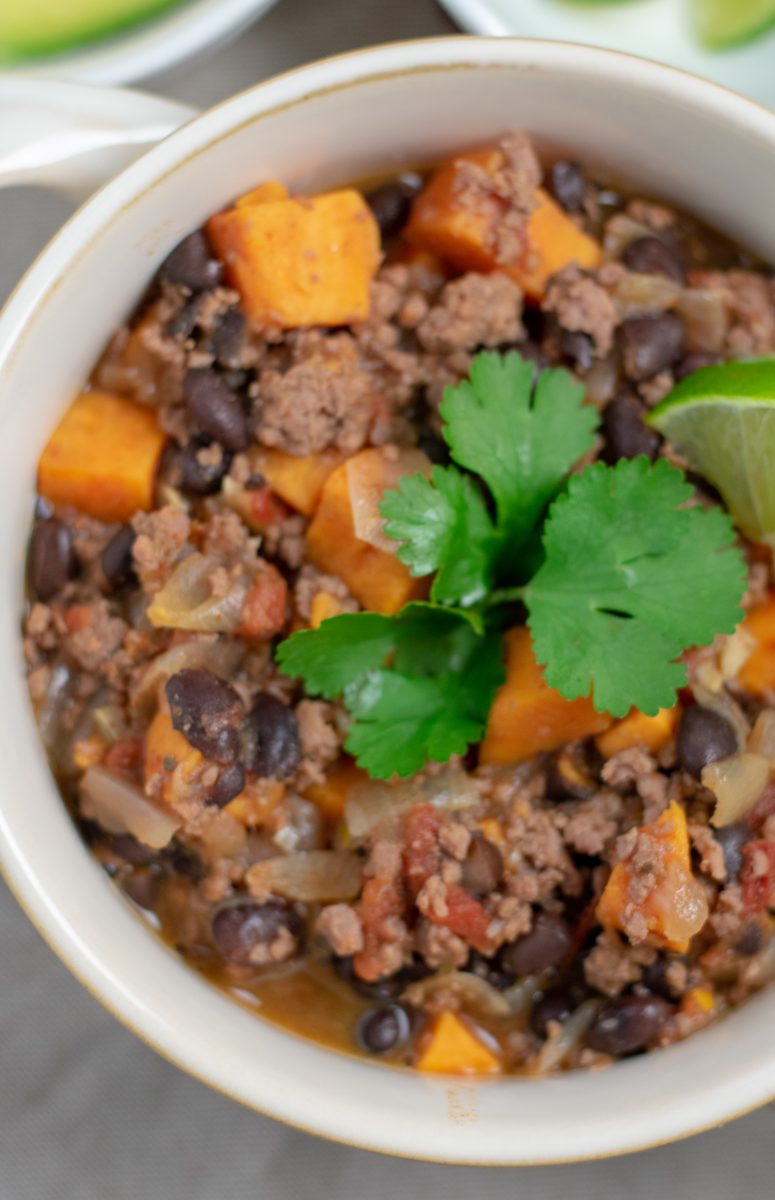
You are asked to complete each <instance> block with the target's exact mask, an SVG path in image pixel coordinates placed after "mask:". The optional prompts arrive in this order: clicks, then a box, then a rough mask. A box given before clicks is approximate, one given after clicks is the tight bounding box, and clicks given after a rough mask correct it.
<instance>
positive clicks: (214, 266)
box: [159, 229, 223, 292]
mask: <svg viewBox="0 0 775 1200" xmlns="http://www.w3.org/2000/svg"><path fill="white" fill-rule="evenodd" d="M222 273H223V268H222V266H221V264H220V263H219V262H218V261H217V259H215V258H214V257H213V252H212V250H211V248H210V243H209V242H208V240H207V238H206V237H205V235H204V233H203V232H202V230H201V229H196V230H194V232H193V233H190V234H189V235H188V237H185V238H183V241H182V242H178V244H177V246H176V247H175V249H174V250H173V251H172V252H171V253H170V254H169V255H168V256H167V258H166V259H165V260H164V262H163V263H162V265H161V267H160V268H159V275H160V277H161V278H162V279H163V280H164V282H165V283H179V284H182V285H183V287H187V288H190V289H191V291H192V292H204V291H207V290H208V289H209V288H214V287H217V286H218V284H219V283H220V282H221V275H222Z"/></svg>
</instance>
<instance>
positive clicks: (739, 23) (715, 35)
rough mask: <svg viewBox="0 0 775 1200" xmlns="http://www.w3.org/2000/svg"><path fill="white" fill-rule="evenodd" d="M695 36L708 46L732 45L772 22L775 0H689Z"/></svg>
mask: <svg viewBox="0 0 775 1200" xmlns="http://www.w3.org/2000/svg"><path fill="white" fill-rule="evenodd" d="M691 14H692V20H693V22H694V28H695V29H696V31H697V36H698V37H699V39H700V41H701V42H703V43H704V45H706V46H708V47H709V48H710V49H718V48H720V47H722V46H733V45H734V44H735V43H736V42H745V41H747V40H748V39H749V38H754V37H756V36H757V35H758V34H760V33H763V32H764V30H765V29H766V28H767V26H768V25H771V24H772V23H773V22H775V0H691Z"/></svg>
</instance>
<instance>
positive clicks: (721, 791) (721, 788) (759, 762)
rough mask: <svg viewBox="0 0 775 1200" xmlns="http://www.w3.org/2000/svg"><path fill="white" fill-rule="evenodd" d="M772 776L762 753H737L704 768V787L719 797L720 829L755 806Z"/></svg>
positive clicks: (713, 820) (717, 815) (715, 819)
mask: <svg viewBox="0 0 775 1200" xmlns="http://www.w3.org/2000/svg"><path fill="white" fill-rule="evenodd" d="M774 715H775V714H774ZM769 779H770V764H769V762H768V760H767V759H766V758H765V757H764V756H763V755H761V754H749V753H747V752H746V753H745V754H733V755H731V756H730V757H729V758H722V759H719V760H718V762H713V763H709V764H708V766H707V767H703V768H702V783H703V786H704V787H706V788H709V789H710V791H711V792H713V794H714V796H715V797H716V807H715V808H714V810H713V816H712V817H711V823H712V824H713V825H715V826H716V828H717V829H720V828H723V826H724V825H731V824H732V822H733V821H739V820H740V818H741V817H744V816H745V814H746V813H747V812H748V811H749V810H750V809H751V808H753V806H754V804H755V803H756V801H757V800H758V799H759V797H760V796H761V794H762V792H763V791H764V789H765V788H766V786H767V784H768V783H769Z"/></svg>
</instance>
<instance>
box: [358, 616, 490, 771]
mask: <svg viewBox="0 0 775 1200" xmlns="http://www.w3.org/2000/svg"><path fill="white" fill-rule="evenodd" d="M504 677H505V669H504V665H503V656H502V649H501V640H500V638H499V637H497V636H494V635H490V636H488V637H486V638H479V637H475V636H474V638H473V640H472V641H471V642H470V651H469V654H468V656H467V661H466V662H465V664H462V665H461V666H459V667H457V668H453V669H452V670H448V671H446V672H444V673H443V674H434V675H424V676H417V675H408V674H403V673H401V672H400V671H388V670H384V669H382V670H377V671H371V672H369V673H368V674H367V675H365V676H363V677H362V678H361V679H360V680H358V681H357V682H355V683H353V684H351V685H350V687H349V688H348V689H347V690H346V692H345V705H346V707H347V709H348V710H349V711H350V712H351V713H352V715H353V716H354V717H355V720H354V722H353V724H352V725H351V727H350V731H349V733H348V735H347V739H346V741H345V749H346V750H348V751H349V752H350V754H353V755H354V756H355V758H356V759H357V761H358V764H359V765H360V766H361V767H363V768H364V769H365V770H366V771H368V773H369V775H371V777H372V778H373V779H387V778H389V777H390V776H391V775H394V774H395V775H400V776H402V777H405V776H407V775H413V774H414V773H415V772H416V771H419V770H421V769H422V767H424V766H425V764H426V763H427V762H428V761H429V760H430V761H432V762H446V760H447V759H448V758H449V757H450V756H451V755H453V754H464V753H465V751H466V749H467V747H468V746H469V745H470V744H471V743H472V742H476V741H479V740H480V739H481V737H482V734H483V732H484V727H485V724H486V722H487V715H488V713H489V711H490V705H491V704H492V700H493V697H494V695H495V690H496V688H497V687H498V686H499V685H500V684H501V683H502V682H503V679H504Z"/></svg>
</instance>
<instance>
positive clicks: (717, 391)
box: [648, 358, 775, 548]
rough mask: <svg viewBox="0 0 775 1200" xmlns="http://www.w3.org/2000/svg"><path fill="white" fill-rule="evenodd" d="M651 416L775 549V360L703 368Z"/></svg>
mask: <svg viewBox="0 0 775 1200" xmlns="http://www.w3.org/2000/svg"><path fill="white" fill-rule="evenodd" d="M648 420H649V424H651V425H653V426H654V428H655V429H658V430H659V432H660V433H661V434H664V436H665V437H666V438H667V439H668V441H670V442H672V444H673V445H674V446H675V448H676V449H677V450H679V451H680V452H681V453H682V454H685V455H686V457H687V458H688V460H689V462H690V463H691V466H692V468H693V469H694V470H696V471H697V472H698V473H699V474H700V475H703V476H704V477H705V478H706V479H707V480H708V481H709V482H710V483H712V484H713V486H714V487H715V488H716V489H717V490H718V491H719V492H720V493H721V495H722V496H723V498H724V502H725V503H726V506H727V508H728V509H729V511H730V513H731V514H732V516H733V517H734V520H735V523H736V525H737V526H738V528H739V529H741V530H742V532H743V533H744V534H745V535H746V536H747V537H749V538H751V539H752V540H753V541H758V542H762V541H763V542H767V543H769V544H770V545H772V546H773V547H774V548H775V359H773V358H761V359H752V360H750V361H748V362H730V363H721V364H719V366H716V367H704V368H703V369H702V370H700V371H695V373H694V374H693V375H689V376H688V377H687V378H686V379H684V380H682V381H681V383H679V384H678V385H677V386H676V387H674V388H673V390H672V391H671V392H669V393H668V395H667V396H666V397H665V399H664V400H663V401H662V402H661V404H658V405H657V407H656V408H655V409H653V411H652V412H651V413H650V415H649V418H648Z"/></svg>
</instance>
